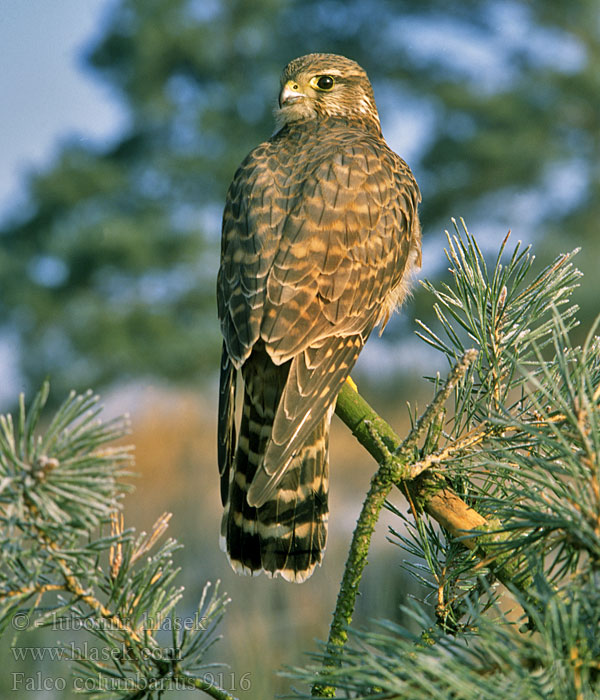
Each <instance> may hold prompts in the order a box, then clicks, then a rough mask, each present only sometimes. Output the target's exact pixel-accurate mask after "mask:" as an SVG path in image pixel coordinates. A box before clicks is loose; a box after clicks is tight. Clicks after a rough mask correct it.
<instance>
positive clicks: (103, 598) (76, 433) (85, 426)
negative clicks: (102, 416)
mask: <svg viewBox="0 0 600 700" xmlns="http://www.w3.org/2000/svg"><path fill="white" fill-rule="evenodd" d="M47 398H48V386H47V385H44V387H43V388H42V391H41V392H40V393H39V394H38V396H37V397H36V399H35V400H34V402H33V404H32V407H31V409H30V411H29V412H27V411H26V409H25V402H24V399H23V397H21V400H20V408H19V413H18V415H17V417H16V420H13V418H12V416H2V417H0V525H1V526H2V528H3V539H4V546H3V548H2V558H1V560H0V629H1V630H5V629H6V628H7V627H8V626H9V625H10V624H11V621H13V627H15V625H14V620H15V619H17V617H16V616H17V615H18V616H19V618H18V619H19V620H21V621H22V620H27V621H28V623H29V624H28V626H29V627H47V626H52V625H54V624H55V623H56V621H57V618H58V620H59V621H60V622H61V623H62V622H64V623H65V624H66V625H67V628H73V629H86V630H87V631H88V632H89V633H90V634H91V635H92V636H94V637H95V638H96V640H97V641H98V642H99V643H100V644H102V645H103V647H104V649H105V651H106V652H110V653H107V654H103V655H101V660H98V656H97V655H95V654H94V653H93V650H92V652H91V653H90V654H89V655H86V654H87V651H86V653H85V654H83V653H81V654H78V655H77V657H76V658H72V661H73V662H74V664H75V666H76V668H77V670H78V671H79V674H80V675H81V679H82V680H83V681H84V682H85V683H86V684H84V685H83V686H82V687H85V688H86V690H88V691H89V692H93V693H95V694H96V696H97V697H100V696H106V697H108V696H110V697H118V698H122V699H124V698H146V697H150V696H152V695H153V694H154V693H155V692H158V693H159V694H160V693H162V692H163V691H165V690H168V689H169V688H171V687H175V688H181V687H184V688H188V689H196V690H201V691H203V692H204V693H205V694H207V695H209V696H210V697H214V698H217V699H218V700H235V698H234V697H233V696H232V695H231V694H230V693H228V692H227V691H226V690H224V689H222V688H219V687H218V686H217V685H216V684H215V683H214V682H212V681H213V677H212V675H211V676H209V674H208V673H206V669H207V665H206V664H205V663H204V661H203V659H204V657H205V655H206V652H207V650H208V649H209V648H210V647H211V646H212V644H213V643H214V642H215V641H216V635H215V630H216V628H217V626H218V624H219V621H220V620H221V618H222V616H223V614H224V609H225V606H226V604H227V602H228V599H227V598H225V597H224V596H223V595H221V594H219V592H218V585H217V586H216V587H215V589H214V591H213V592H212V594H210V595H209V585H208V584H207V586H206V587H205V589H204V593H203V595H202V599H201V600H200V602H199V604H198V608H197V612H196V614H195V615H194V616H193V617H192V618H186V620H185V624H180V623H181V620H180V619H179V618H178V617H177V616H176V605H177V603H178V602H179V601H180V599H181V597H182V589H181V587H179V586H176V585H175V583H174V580H175V577H176V576H177V573H178V569H177V568H175V566H174V563H173V553H174V552H175V551H176V550H177V549H178V548H179V545H178V544H177V542H175V540H173V539H167V540H166V541H164V542H162V544H161V540H163V538H164V535H165V532H166V530H167V527H168V523H169V519H170V517H171V516H170V514H164V515H162V516H161V517H160V518H158V520H157V521H156V523H155V525H154V527H153V528H152V531H151V532H150V533H149V534H146V533H141V534H140V535H138V536H135V533H134V532H133V530H131V529H125V527H124V518H123V515H122V513H121V502H120V501H121V496H122V494H123V493H124V491H125V487H124V485H123V483H122V482H121V481H120V479H121V477H122V476H124V475H126V474H127V472H126V471H125V469H124V468H125V467H127V466H129V465H130V463H131V457H130V449H129V448H128V447H121V446H117V447H114V446H111V445H109V443H110V442H111V441H113V440H115V439H117V438H120V437H122V436H123V435H124V434H125V433H126V431H127V423H126V421H124V420H117V421H113V422H110V423H102V422H101V421H99V420H98V414H99V411H100V409H99V407H98V398H97V397H95V396H93V395H92V394H91V393H89V392H88V393H86V394H84V395H81V396H77V395H75V394H72V395H71V396H70V397H69V398H68V399H67V400H66V401H65V403H64V404H63V405H62V406H61V407H60V408H59V409H58V411H57V413H56V415H55V416H54V418H53V420H51V422H50V423H49V425H48V427H47V429H46V431H45V432H44V434H43V435H37V434H36V429H37V425H38V422H39V419H40V416H41V412H42V409H43V407H44V404H45V402H46V399H47ZM107 531H108V532H109V534H106V532H107ZM168 623H170V626H171V629H172V631H173V634H172V641H171V645H170V646H169V647H163V646H162V645H161V643H160V641H159V637H158V634H159V632H160V630H161V628H162V627H163V626H164V625H166V626H167V627H168V626H169V624H168ZM22 626H23V625H22V624H20V625H19V629H21V628H22ZM85 648H86V649H87V645H85ZM65 656H66V657H67V658H68V650H65ZM212 666H214V664H211V667H212Z"/></svg>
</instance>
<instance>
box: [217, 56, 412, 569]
mask: <svg viewBox="0 0 600 700" xmlns="http://www.w3.org/2000/svg"><path fill="white" fill-rule="evenodd" d="M275 117H276V123H277V131H276V132H275V133H274V134H273V136H272V137H271V138H270V139H269V140H268V141H265V142H264V143H261V144H260V145H259V146H257V147H256V148H255V149H254V150H253V151H252V152H251V153H250V154H249V155H248V156H247V157H246V158H245V160H244V161H243V162H242V164H241V165H240V167H239V168H238V170H237V172H236V173H235V176H234V178H233V182H232V183H231V186H230V187H229V191H228V194H227V201H226V205H225V211H224V214H223V231H222V244H221V265H220V269H219V275H218V282H217V298H218V310H219V319H220V323H221V330H222V333H223V337H224V342H223V354H222V361H221V377H220V396H219V436H218V448H219V449H218V452H219V469H220V474H221V497H222V501H223V505H224V509H225V510H224V515H223V520H222V527H221V546H222V548H223V549H225V550H226V552H227V554H228V556H229V560H230V563H231V565H232V567H233V569H234V570H235V571H237V572H238V573H243V574H253V575H254V574H258V573H260V572H261V571H264V572H266V574H267V575H269V576H278V575H281V576H282V577H283V578H284V579H286V580H287V581H294V582H297V583H300V582H302V581H304V580H306V579H307V578H308V577H309V576H310V575H311V574H312V573H313V570H314V568H315V566H316V565H317V564H320V562H321V558H322V556H323V551H324V549H325V542H326V538H327V519H328V505H327V495H328V481H329V475H328V471H329V467H328V437H329V424H330V421H331V415H332V413H333V410H334V407H335V402H336V398H337V395H338V393H339V391H340V389H341V387H342V384H343V383H344V381H345V380H346V379H347V377H348V375H349V373H350V370H351V369H352V367H353V366H354V363H355V362H356V359H357V358H358V355H359V353H360V351H361V349H362V348H363V346H364V344H365V342H366V340H367V338H368V337H369V334H370V333H371V331H372V330H373V328H374V327H375V326H376V325H377V324H382V325H385V323H386V321H387V319H388V318H389V316H390V313H391V312H392V311H393V310H394V308H395V307H397V306H398V305H399V304H400V303H401V302H402V300H403V299H404V297H405V295H406V293H407V291H408V287H409V279H410V273H411V270H413V268H414V267H416V266H419V265H420V262H421V231H420V226H419V219H418V214H417V207H418V203H419V201H420V193H419V188H418V186H417V183H416V182H415V179H414V177H413V175H412V173H411V171H410V169H409V167H408V165H407V164H406V163H405V162H404V161H403V160H402V159H401V158H400V157H399V156H397V155H396V154H395V153H394V152H393V151H392V150H391V149H390V148H389V147H388V146H387V144H386V142H385V141H384V139H383V136H382V133H381V126H380V123H379V116H378V113H377V108H376V106H375V100H374V96H373V89H372V87H371V84H370V82H369V79H368V77H367V74H366V73H365V71H364V70H363V69H362V68H361V67H360V66H359V65H358V64H357V63H356V62H355V61H352V60H350V59H348V58H345V57H343V56H337V55H334V54H324V53H314V54H309V55H307V56H302V57H300V58H296V59H295V60H293V61H291V62H290V63H289V64H288V65H287V66H286V68H285V69H284V71H283V75H282V77H281V90H280V93H279V104H278V106H277V107H276V109H275ZM240 371H241V376H242V380H243V390H244V397H243V408H242V410H241V422H240V427H239V431H238V430H236V425H235V423H236V417H235V413H236V412H235V394H236V380H237V376H238V372H240Z"/></svg>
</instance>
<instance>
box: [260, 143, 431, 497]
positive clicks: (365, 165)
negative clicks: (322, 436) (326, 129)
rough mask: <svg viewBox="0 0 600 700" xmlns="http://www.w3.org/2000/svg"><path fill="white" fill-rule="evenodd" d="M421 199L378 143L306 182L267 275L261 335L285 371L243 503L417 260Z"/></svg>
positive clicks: (322, 403)
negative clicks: (268, 438)
mask: <svg viewBox="0 0 600 700" xmlns="http://www.w3.org/2000/svg"><path fill="white" fill-rule="evenodd" d="M418 200H419V192H418V188H417V186H416V183H415V182H414V180H413V178H412V176H411V175H410V171H409V170H408V168H407V166H406V165H405V164H404V162H403V161H401V160H400V159H399V158H398V157H397V156H395V154H393V153H392V152H391V151H389V149H387V147H386V146H385V145H384V144H379V143H372V144H371V145H365V144H364V143H363V144H355V145H352V146H350V147H346V148H344V149H339V150H336V151H335V152H334V153H333V154H332V157H331V158H329V159H327V160H324V161H323V162H322V163H321V164H320V165H319V167H318V168H316V169H315V170H314V172H313V173H312V174H311V176H310V177H308V178H307V179H306V180H305V182H304V186H303V188H302V196H301V197H300V198H299V200H298V205H297V206H296V207H295V208H294V209H293V210H292V211H291V212H290V213H289V214H288V216H287V217H286V219H285V220H284V222H283V229H282V234H281V240H280V242H279V245H278V249H277V251H276V253H275V255H274V256H273V258H272V263H271V267H270V269H269V272H268V274H267V276H266V296H265V299H264V301H263V308H262V323H261V329H260V336H261V338H262V339H263V341H264V343H265V346H266V348H267V351H268V352H269V354H270V355H271V357H272V358H273V360H274V361H275V362H276V363H278V364H279V363H283V362H286V361H288V360H291V366H290V371H289V375H288V380H287V383H286V386H285V388H284V391H283V394H282V397H281V401H280V403H279V408H278V410H277V414H276V416H275V420H274V423H273V432H272V436H271V441H270V442H269V446H268V448H267V450H266V453H265V456H264V459H263V463H262V469H261V470H259V471H257V473H256V475H255V477H254V479H253V482H252V487H251V488H250V491H249V493H248V500H249V502H250V503H252V504H254V505H260V504H261V503H263V502H264V501H265V500H266V499H268V498H269V497H270V496H271V494H272V493H273V491H274V490H275V488H276V486H277V483H278V482H279V480H280V479H281V476H282V475H283V473H284V472H285V469H286V467H287V464H288V463H289V461H290V459H292V457H293V456H294V454H295V453H296V452H297V451H298V450H299V449H300V448H301V447H302V445H303V443H304V441H305V440H306V438H307V437H308V435H309V434H310V432H311V431H312V430H313V429H314V428H315V426H316V425H317V424H318V422H319V421H320V420H321V419H322V418H323V416H324V415H325V413H326V412H327V410H328V409H329V407H330V406H331V405H332V403H333V402H334V401H335V398H336V397H337V394H338V392H339V390H340V388H341V385H342V383H343V382H344V380H345V379H346V377H347V376H348V374H349V373H350V371H351V369H352V367H353V365H354V363H355V362H356V359H357V357H358V354H359V352H360V350H361V349H362V347H363V345H364V342H365V341H366V339H367V337H368V335H369V333H370V332H371V330H372V328H373V327H374V325H375V324H376V323H377V321H378V320H380V319H381V317H382V316H385V315H386V313H388V312H389V309H386V301H387V300H388V299H389V295H390V293H391V292H392V290H393V289H394V288H396V287H397V286H398V285H399V283H400V282H401V279H402V277H403V275H404V274H405V273H406V268H407V265H408V264H409V263H410V264H412V263H414V262H417V260H418V258H419V256H420V231H419V229H418V223H416V222H417V221H418V219H417V213H416V209H417V204H418Z"/></svg>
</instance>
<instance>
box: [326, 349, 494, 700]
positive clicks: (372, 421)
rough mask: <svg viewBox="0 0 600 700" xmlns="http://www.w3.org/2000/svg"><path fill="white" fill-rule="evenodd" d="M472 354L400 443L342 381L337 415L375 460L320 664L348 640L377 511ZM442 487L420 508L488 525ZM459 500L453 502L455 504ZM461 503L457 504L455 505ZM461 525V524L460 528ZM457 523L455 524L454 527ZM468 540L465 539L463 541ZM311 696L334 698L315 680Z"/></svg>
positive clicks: (474, 525) (468, 525)
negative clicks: (376, 464)
mask: <svg viewBox="0 0 600 700" xmlns="http://www.w3.org/2000/svg"><path fill="white" fill-rule="evenodd" d="M476 357H477V352H476V351H475V350H468V351H467V352H465V354H464V355H463V357H462V358H461V359H460V360H459V362H458V363H457V364H456V366H455V367H454V369H453V370H452V372H451V373H450V375H449V377H448V380H447V381H446V383H445V384H444V386H443V387H442V388H441V389H440V390H439V391H438V392H437V394H436V396H435V397H434V399H433V401H432V402H431V403H430V404H429V406H428V407H427V409H426V411H425V412H424V413H423V415H422V416H421V418H420V419H419V420H418V421H417V423H416V424H415V426H414V427H413V429H412V430H411V431H410V433H409V435H408V437H407V438H406V439H405V440H404V441H403V442H402V441H401V440H400V438H399V437H398V436H397V435H396V433H395V432H394V431H393V430H392V428H391V427H390V426H389V424H388V423H386V422H385V421H384V420H383V419H382V418H381V417H380V416H379V415H378V414H377V413H376V412H375V411H374V410H373V408H371V406H370V405H369V404H368V403H367V402H366V401H365V400H364V399H363V398H362V397H361V396H360V394H359V393H358V392H357V391H356V389H355V388H354V387H353V386H352V384H351V383H350V382H346V384H344V386H343V387H342V390H341V392H340V394H339V396H338V400H337V405H336V413H337V415H338V416H339V417H340V418H341V419H342V421H343V422H344V423H345V424H346V425H347V426H348V427H349V428H350V430H351V431H352V434H353V435H354V436H355V437H356V439H357V440H358V441H359V442H360V444H361V445H363V447H365V449H366V450H367V451H368V452H369V453H370V454H371V455H372V456H373V457H374V458H375V460H376V461H377V462H378V463H379V469H378V470H377V471H376V472H375V475H374V476H373V478H372V480H371V486H370V488H369V492H368V493H367V496H366V498H365V501H364V503H363V506H362V510H361V512H360V515H359V518H358V521H357V523H356V527H355V529H354V534H353V536H352V542H351V545H350V552H349V554H348V559H347V561H346V566H345V569H344V574H343V577H342V583H341V586H340V591H339V594H338V598H337V603H336V607H335V611H334V613H333V620H332V623H331V627H330V631H329V639H328V641H327V649H326V654H325V659H324V667H325V668H327V669H330V668H332V667H334V666H336V665H338V664H339V662H340V659H341V654H342V650H343V647H344V645H345V644H346V641H347V639H348V634H347V627H348V625H349V624H350V623H351V621H352V616H353V614H354V607H355V605H356V596H357V593H358V587H359V584H360V581H361V578H362V575H363V572H364V569H365V566H366V565H367V555H368V552H369V546H370V544H371V537H372V535H373V531H374V530H375V526H376V524H377V521H378V520H379V515H380V513H381V509H382V508H383V505H384V503H385V500H386V498H387V496H388V495H389V492H390V491H391V489H392V487H393V486H394V484H399V483H402V482H404V481H405V480H407V479H411V478H412V470H411V464H412V462H413V461H414V458H415V449H416V446H417V444H418V442H419V440H421V439H422V438H423V437H424V436H425V434H426V433H427V431H428V430H429V428H430V426H431V425H432V424H433V423H434V421H435V420H436V419H438V418H439V416H440V415H441V413H442V412H443V411H444V406H445V403H446V401H447V399H448V397H449V396H450V394H451V392H452V390H453V389H454V387H455V386H456V384H457V383H458V382H459V381H460V380H461V379H462V377H464V375H465V374H466V372H467V370H468V368H469V366H470V365H471V363H472V362H473V361H474V360H475V358H476ZM451 495H453V494H451V493H450V492H449V491H448V490H447V489H442V488H441V486H440V487H439V488H438V489H434V490H433V491H432V492H431V494H430V495H428V496H427V497H426V499H425V502H424V504H423V507H424V509H425V510H426V511H427V512H429V513H430V515H432V516H433V517H434V518H436V519H437V520H439V521H440V522H442V524H444V525H445V526H447V525H448V524H451V525H452V526H453V527H452V528H450V529H451V531H454V532H458V531H460V533H461V534H464V531H465V530H473V529H477V530H478V531H480V530H482V529H485V528H486V527H487V521H486V520H485V518H483V517H482V516H480V515H479V514H477V513H476V512H475V511H474V510H473V509H471V508H469V507H468V506H467V505H466V504H465V503H464V502H462V501H461V500H460V499H459V498H458V496H455V495H453V496H454V497H453V498H451V497H450V496H451ZM457 501H458V502H457ZM459 504H462V507H461V506H460V505H459ZM460 525H462V527H460ZM457 526H458V527H457ZM467 541H468V540H467ZM312 694H313V696H314V697H335V689H334V688H333V687H331V686H321V685H318V684H316V685H315V686H314V687H313V691H312Z"/></svg>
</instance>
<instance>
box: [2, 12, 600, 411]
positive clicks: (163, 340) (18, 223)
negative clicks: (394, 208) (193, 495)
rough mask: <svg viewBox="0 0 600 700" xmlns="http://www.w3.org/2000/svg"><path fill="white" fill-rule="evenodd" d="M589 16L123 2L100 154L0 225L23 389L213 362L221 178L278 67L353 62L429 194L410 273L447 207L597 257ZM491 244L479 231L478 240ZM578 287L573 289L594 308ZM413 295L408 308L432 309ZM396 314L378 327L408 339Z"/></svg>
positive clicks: (102, 67) (548, 251) (195, 370)
mask: <svg viewBox="0 0 600 700" xmlns="http://www.w3.org/2000/svg"><path fill="white" fill-rule="evenodd" d="M599 35H600V11H599V9H598V5H597V2H595V0H580V2H578V3H573V2H570V0H550V1H548V0H544V1H543V0H512V1H507V2H504V1H502V0H490V1H489V2H485V1H483V2H481V1H479V2H475V1H474V0H465V1H464V2H462V3H455V4H454V5H448V3H446V2H442V1H441V0H424V1H420V2H416V1H415V0H396V1H392V0H388V1H386V0H369V1H365V0H343V1H342V0H303V1H300V0H253V2H246V1H245V0H120V1H119V2H116V3H115V4H114V5H113V6H112V9H111V12H110V15H109V17H108V18H107V22H106V25H105V27H104V31H103V34H102V36H101V38H100V40H99V41H97V42H96V43H95V45H93V46H91V47H89V51H88V54H87V58H86V61H87V63H88V65H89V67H90V68H91V69H92V70H93V71H94V72H95V74H96V75H97V76H100V77H101V78H102V79H103V80H105V81H107V82H108V83H109V84H110V85H111V86H112V88H113V89H114V91H115V93H116V99H118V100H119V101H120V102H121V104H122V106H123V107H124V109H125V110H126V113H127V115H128V120H127V127H126V129H125V130H124V131H123V132H122V133H121V135H120V137H119V138H118V139H117V140H116V141H115V142H113V143H112V144H111V145H110V146H109V147H103V148H99V147H94V146H90V145H86V144H83V145H82V144H81V143H72V144H70V145H68V146H67V147H65V148H64V149H63V151H62V153H61V155H60V157H59V159H57V161H56V162H55V163H54V165H53V166H52V168H51V169H49V170H47V171H46V172H41V173H38V174H36V175H35V176H33V177H32V178H31V180H30V182H29V186H28V189H29V195H28V196H29V203H28V206H26V207H25V208H24V209H23V212H22V214H20V215H15V216H13V217H12V218H11V219H10V220H8V221H5V222H4V224H3V226H2V229H1V231H0V242H1V245H0V278H1V279H2V294H1V296H0V318H1V319H2V321H1V324H2V325H1V327H0V332H4V333H11V334H13V335H16V337H17V338H18V344H19V349H20V358H19V362H20V371H21V372H22V375H23V378H24V380H25V385H26V386H27V387H28V388H29V390H31V391H33V390H35V389H37V387H38V385H39V383H40V381H41V379H42V378H43V377H45V376H47V375H49V376H50V377H51V378H52V381H53V389H54V391H53V395H54V396H55V397H56V398H57V399H60V398H62V396H63V395H64V391H66V390H67V389H70V388H76V389H80V388H82V387H86V386H93V387H94V388H95V389H99V388H101V387H102V386H105V385H107V384H109V383H112V382H115V381H116V380H124V379H135V378H144V377H159V378H164V379H166V380H168V381H176V382H177V381H185V383H186V384H188V385H189V383H190V382H196V381H198V382H199V380H200V379H201V378H203V377H205V376H212V373H213V371H214V370H215V368H216V367H217V353H218V348H219V331H218V325H217V322H216V311H215V300H214V283H215V279H216V271H217V267H218V242H219V235H220V231H219V229H220V214H221V209H222V204H223V201H224V197H225V192H226V188H227V185H228V183H229V181H230V179H231V177H232V175H233V172H234V170H235V168H236V166H237V165H238V163H239V162H240V161H241V159H242V158H243V157H244V155H245V154H246V153H247V151H248V150H249V149H250V148H252V147H253V146H254V145H256V144H257V143H258V142H259V141H261V140H263V139H264V138H266V137H268V135H269V134H270V133H271V132H272V129H273V121H272V115H271V106H272V105H273V104H274V100H275V98H276V94H277V88H278V78H279V73H280V71H281V69H282V67H283V66H284V65H285V63H287V61H289V60H290V59H291V58H293V57H295V56H297V55H300V54H304V53H308V52H311V51H328V52H335V53H342V54H345V55H347V56H350V57H352V58H354V59H356V60H357V61H358V62H359V63H361V64H362V65H363V66H364V67H365V68H366V69H367V71H368V73H369V75H370V77H371V79H372V82H373V84H374V88H375V93H376V98H377V102H378V105H379V109H380V113H381V116H382V122H383V129H384V135H385V136H386V138H387V140H388V142H389V144H390V145H391V146H392V148H394V150H396V151H397V152H399V153H400V154H401V155H402V156H403V157H405V158H406V160H408V162H409V163H410V165H411V167H412V168H413V170H414V172H415V174H416V177H417V180H418V181H419V183H420V185H421V188H422V192H423V206H422V219H423V224H424V231H425V246H426V249H425V253H426V258H425V260H426V269H425V272H426V274H428V275H429V276H433V275H435V274H441V269H440V261H441V249H442V247H443V244H442V238H441V236H440V233H441V231H442V229H443V228H445V227H447V226H448V219H449V217H450V216H457V217H458V216H464V217H465V218H466V219H467V221H468V223H469V227H470V229H471V231H472V232H473V233H475V235H476V236H477V237H478V240H479V241H480V242H482V243H483V244H485V241H486V238H487V240H490V242H491V238H493V239H494V240H493V242H494V244H495V243H496V242H497V240H498V238H499V237H502V236H503V235H504V233H505V231H506V230H507V229H508V228H510V227H511V228H513V230H514V232H515V234H516V236H517V237H519V238H524V239H527V240H533V239H537V240H539V239H540V238H541V237H542V236H543V242H542V243H541V244H540V243H537V244H536V250H537V251H543V252H544V256H546V257H547V258H548V259H550V258H551V257H553V256H554V255H555V254H556V253H557V252H558V251H566V250H570V249H572V248H574V247H575V246H578V245H582V246H584V248H585V256H582V259H581V260H580V261H578V263H579V265H580V266H581V267H582V269H583V271H584V272H588V273H590V272H593V271H594V269H595V267H596V261H597V260H598V259H599V256H600V237H598V235H597V222H598V220H600V128H599V127H600V124H599V121H598V115H599V114H600V41H599V38H600V36H599ZM495 247H496V246H495V245H494V248H495ZM593 287H594V285H593V284H592V285H589V284H588V285H587V286H586V287H585V289H586V290H587V291H586V294H587V296H584V295H583V294H581V295H580V297H579V298H578V301H579V303H580V304H581V305H582V307H583V314H582V317H583V318H585V317H587V316H591V315H594V314H595V313H596V312H597V307H598V302H597V295H596V294H595V292H594V289H593ZM427 303H429V302H426V301H425V300H424V298H423V297H421V295H419V294H417V295H416V298H415V301H414V302H413V309H412V313H415V314H417V315H419V316H420V317H422V318H426V317H427V314H428V309H427V308H426V304H427ZM404 318H405V320H404V321H402V320H401V319H400V320H396V322H395V324H394V325H392V326H391V330H390V331H389V332H387V333H386V336H384V339H383V340H382V341H376V340H373V341H372V343H377V342H383V343H388V344H389V343H390V342H392V343H393V342H397V340H398V336H399V335H400V334H404V335H407V334H408V328H409V326H408V322H407V321H406V315H405V317H404Z"/></svg>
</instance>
